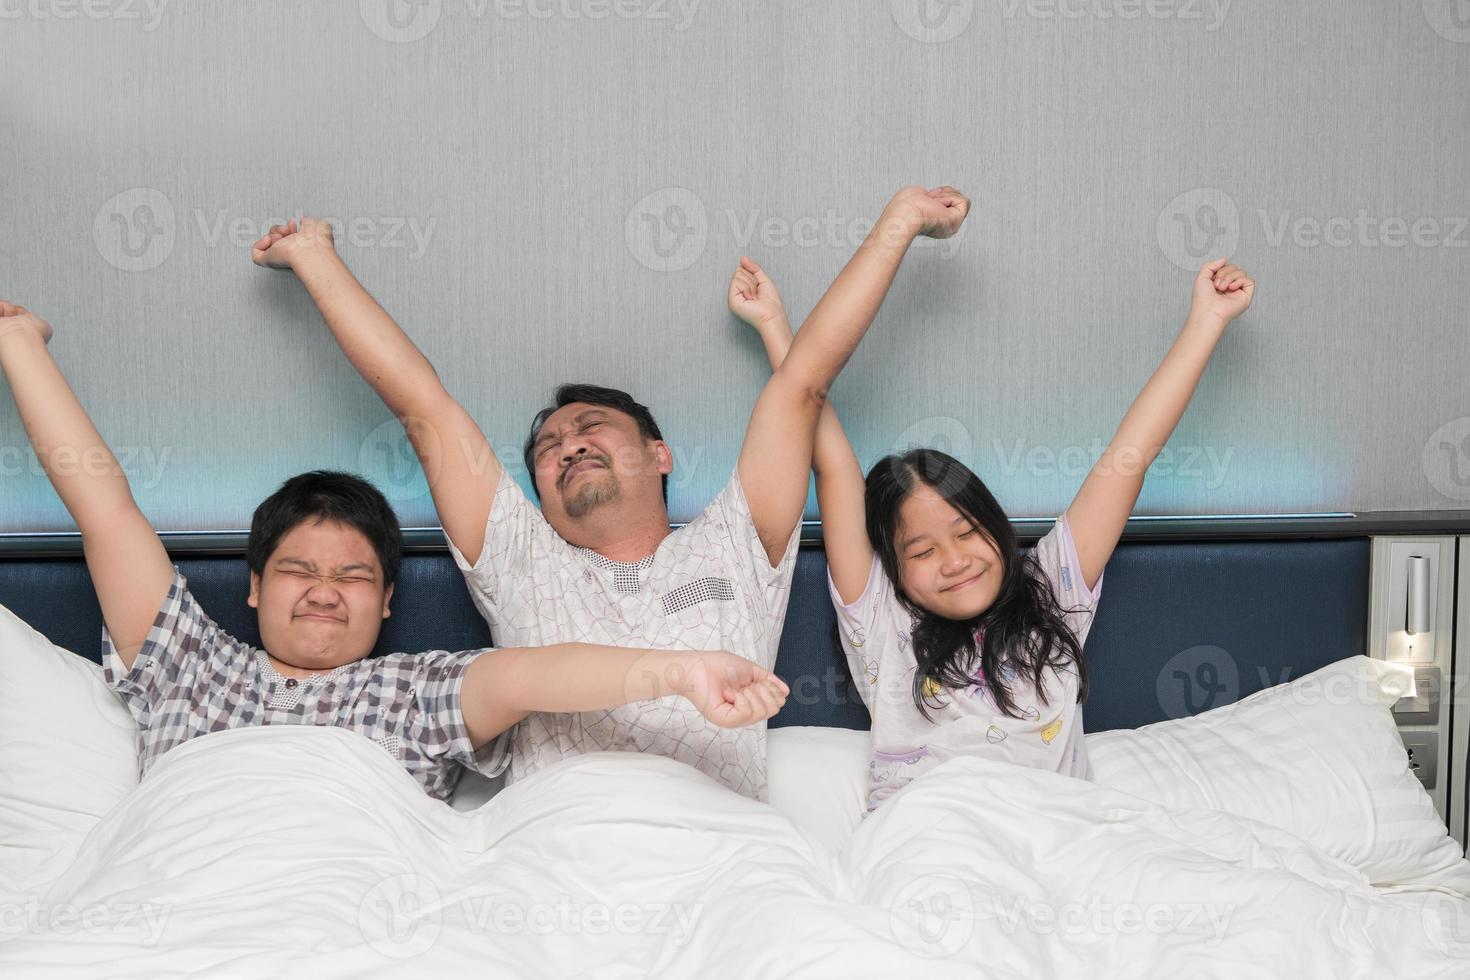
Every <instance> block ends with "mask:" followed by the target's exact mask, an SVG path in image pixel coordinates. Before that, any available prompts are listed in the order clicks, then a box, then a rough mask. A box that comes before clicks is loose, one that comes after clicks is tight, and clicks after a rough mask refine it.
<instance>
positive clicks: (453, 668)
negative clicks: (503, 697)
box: [412, 650, 513, 776]
mask: <svg viewBox="0 0 1470 980" xmlns="http://www.w3.org/2000/svg"><path fill="white" fill-rule="evenodd" d="M486 652H487V651H486V650H464V651H461V652H459V653H446V652H444V651H435V652H432V653H422V654H418V655H416V659H417V660H418V667H417V669H416V670H415V676H414V696H415V701H416V703H417V707H418V721H417V723H416V724H415V725H414V727H413V730H412V737H413V738H414V740H415V741H416V742H417V744H416V745H415V746H414V748H415V749H417V750H418V751H419V752H420V753H422V754H423V755H425V756H428V757H431V758H445V759H451V760H453V761H455V762H458V763H459V764H460V765H462V766H464V767H465V768H467V769H473V770H474V771H475V772H478V773H480V774H482V775H485V776H498V775H500V774H501V773H502V772H503V771H505V767H506V766H507V765H508V764H509V763H510V733H511V731H512V730H513V728H507V729H506V730H505V731H503V732H501V733H500V734H499V735H497V736H495V737H494V738H492V739H491V740H490V741H488V742H486V743H485V744H484V745H482V746H480V748H479V750H478V751H476V749H475V746H474V743H472V742H471V741H470V732H469V729H468V727H466V725H465V722H464V707H463V705H462V704H461V702H460V694H461V691H462V689H463V686H464V677H465V672H466V671H468V670H469V666H470V664H471V663H473V662H474V661H475V658H476V657H479V656H480V655H481V654H483V653H486Z"/></svg>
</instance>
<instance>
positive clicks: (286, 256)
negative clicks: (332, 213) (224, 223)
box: [250, 218, 336, 269]
mask: <svg viewBox="0 0 1470 980" xmlns="http://www.w3.org/2000/svg"><path fill="white" fill-rule="evenodd" d="M318 248H325V249H327V250H329V251H331V250H333V249H335V248H336V245H335V243H334V242H333V241H332V225H331V223H330V222H327V221H319V220H318V219H316V218H302V219H301V222H300V223H299V224H298V223H297V222H296V221H295V220H292V221H288V222H286V223H285V224H284V225H272V226H271V230H270V231H268V232H266V233H265V234H264V235H262V236H260V239H259V240H258V241H257V242H256V243H255V244H254V245H253V246H251V248H250V258H251V261H253V262H254V263H255V264H256V265H258V266H263V267H265V268H267V269H289V268H291V263H292V261H294V260H295V259H297V258H298V257H300V256H301V255H303V254H304V253H305V252H306V251H307V250H309V249H318Z"/></svg>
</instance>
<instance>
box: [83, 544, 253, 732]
mask: <svg viewBox="0 0 1470 980" xmlns="http://www.w3.org/2000/svg"><path fill="white" fill-rule="evenodd" d="M238 646H240V644H239V643H238V642H237V641H236V640H235V638H234V637H232V636H230V634H228V633H226V632H225V631H224V630H222V629H220V628H219V626H217V625H216V624H215V622H214V620H212V619H210V618H209V617H208V616H207V615H205V613H204V610H203V609H201V608H200V606H199V603H198V602H196V601H195V599H194V596H193V594H192V593H191V592H190V591H189V583H188V580H186V579H185V578H184V575H183V573H182V572H180V571H179V570H178V568H177V567H175V568H174V577H173V581H172V582H171V583H170V584H169V587H168V594H167V595H165V596H164V599H163V605H162V606H160V607H159V610H158V615H156V616H155V617H154V619H153V626H152V628H150V629H149V631H148V638H147V639H146V640H145V641H144V642H143V646H142V648H141V649H140V650H139V651H138V655H137V657H136V658H134V660H133V666H132V667H131V668H128V667H125V666H124V665H123V662H122V657H121V656H119V654H118V652H117V647H116V646H115V645H114V644H113V641H112V635H111V634H110V633H109V632H108V631H107V627H106V626H103V628H102V676H103V679H104V680H106V682H107V684H108V686H109V687H111V688H112V689H113V690H114V691H116V692H117V693H118V694H120V695H122V697H123V700H124V701H125V702H126V703H127V706H128V710H129V711H131V712H132V714H133V718H134V720H135V721H136V722H137V724H138V727H139V728H140V729H147V728H148V727H149V725H150V723H151V721H152V719H153V717H154V715H155V713H156V712H158V711H160V710H162V709H163V707H164V706H165V705H166V703H167V702H168V701H169V700H170V699H172V698H176V697H180V696H182V697H186V698H188V697H192V694H191V693H185V694H182V695H180V694H179V693H178V692H180V691H183V692H192V691H193V689H194V688H195V687H196V686H197V684H198V682H199V680H200V678H201V677H203V676H205V675H206V673H207V672H208V671H209V670H210V669H211V661H212V660H214V659H215V658H216V657H217V656H219V654H220V651H221V650H225V651H228V650H232V649H235V648H236V647H238Z"/></svg>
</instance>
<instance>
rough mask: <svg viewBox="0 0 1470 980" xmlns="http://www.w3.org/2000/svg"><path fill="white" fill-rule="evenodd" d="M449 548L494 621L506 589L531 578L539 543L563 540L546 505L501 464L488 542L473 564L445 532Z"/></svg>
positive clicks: (488, 523)
mask: <svg viewBox="0 0 1470 980" xmlns="http://www.w3.org/2000/svg"><path fill="white" fill-rule="evenodd" d="M444 538H445V541H447V542H448V544H449V554H450V555H451V556H453V558H454V563H455V565H457V566H458V567H459V570H460V572H461V573H462V574H463V575H464V577H465V583H466V584H467V585H468V586H469V590H470V594H471V596H473V597H474V600H475V604H476V605H477V606H479V607H480V610H481V612H483V613H484V614H485V616H486V618H487V619H488V620H489V621H490V624H491V626H494V625H496V624H497V623H498V622H499V610H500V609H501V608H502V605H501V593H502V592H506V591H508V590H510V589H513V588H518V587H519V586H521V585H523V584H525V583H527V582H528V581H529V575H530V567H531V557H532V555H533V554H534V553H535V551H536V550H537V548H538V547H550V546H552V545H553V544H554V543H555V541H560V538H559V537H558V536H557V534H556V531H554V530H553V529H552V527H551V525H550V524H548V523H547V522H546V518H545V517H544V516H543V515H542V513H541V508H539V507H537V506H536V505H535V504H533V503H531V501H530V500H528V499H527V498H526V495H525V493H524V492H522V490H521V488H520V485H519V484H517V483H516V481H515V479H514V478H513V477H512V476H511V475H510V471H509V470H508V469H507V468H506V467H504V466H502V467H501V468H500V481H499V482H498V483H497V484H496V485H495V496H494V497H493V498H492V499H491V501H490V515H489V517H488V518H487V519H486V521H485V543H484V544H483V545H482V546H481V548H480V554H479V555H478V556H477V557H476V559H475V562H474V564H473V565H472V564H470V562H469V561H468V560H467V559H466V558H465V556H464V555H463V554H461V553H460V550H459V549H458V548H456V547H455V546H454V542H453V541H449V535H447V534H446V535H445V536H444ZM553 539H555V541H553Z"/></svg>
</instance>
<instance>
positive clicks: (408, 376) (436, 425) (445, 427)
mask: <svg viewBox="0 0 1470 980" xmlns="http://www.w3.org/2000/svg"><path fill="white" fill-rule="evenodd" d="M251 258H253V259H254V261H255V263H256V264H257V265H261V266H265V267H266V268H269V269H290V270H291V271H293V272H295V273H296V276H297V278H299V279H300V280H301V282H302V284H303V285H305V286H306V291H307V292H308V293H309V294H310V295H311V298H312V301H313V302H315V303H316V307H317V309H318V310H319V311H321V314H322V319H323V320H325V321H326V324H327V327H328V328H329V329H330V330H331V331H332V336H333V337H334V338H336V340H337V344H338V346H340V347H341V348H342V352H343V353H344V354H346V355H347V359H348V360H349V361H351V362H352V366H353V367H355V368H356V369H357V373H358V374H360V375H362V378H363V380H364V381H366V382H367V383H368V384H369V385H371V386H372V389H373V390H374V391H376V392H377V393H378V397H379V398H381V399H383V402H384V404H386V405H387V406H388V409H389V411H391V412H392V413H393V414H394V415H395V416H397V418H398V421H400V422H402V423H403V427H404V431H405V432H407V434H408V439H409V442H410V443H411V444H412V445H413V449H414V452H415V453H416V454H417V455H418V458H419V465H421V466H422V467H423V468H424V475H425V476H426V477H427V478H428V481H429V490H430V492H431V493H432V494H433V496H434V507H435V508H436V509H437V510H438V512H439V522H440V523H441V524H443V525H444V532H445V534H447V535H448V536H449V540H450V541H452V542H454V546H455V547H456V548H458V549H459V552H460V554H462V555H464V556H465V559H466V560H467V561H470V562H474V561H476V560H477V559H478V558H479V556H480V552H481V550H483V548H484V544H485V523H486V521H487V520H488V519H489V517H490V504H491V501H492V500H493V499H494V496H495V486H496V484H497V483H498V482H499V481H500V461H499V460H498V459H496V458H495V453H494V451H493V450H492V449H491V448H490V441H489V440H488V439H486V438H485V434H484V433H483V432H482V431H480V427H479V426H478V425H477V424H476V423H475V420H474V419H473V418H471V417H470V414H469V413H468V412H466V411H465V410H464V407H463V406H462V405H460V404H459V402H457V401H455V400H454V398H453V396H451V395H450V394H449V392H448V391H446V390H445V388H444V385H443V384H442V383H441V382H440V380H439V375H438V374H437V373H436V372H435V371H434V366H433V365H432V364H430V363H429V360H428V358H426V357H424V355H423V354H422V353H421V352H420V351H419V349H418V348H417V347H415V346H414V344H413V341H411V340H409V339H408V335H407V334H405V333H404V332H403V329H402V328H401V327H399V326H398V324H397V323H395V322H394V321H393V318H392V317H390V316H389V315H388V313H387V311H385V310H384V309H383V308H382V307H381V306H379V305H378V303H377V301H376V300H374V299H373V298H372V296H370V295H369V294H368V291H367V290H366V289H364V288H363V287H362V284H361V283H359V282H358V281H357V278H356V277H355V276H353V274H352V272H351V270H349V269H348V268H347V265H346V264H345V263H344V262H343V261H342V259H341V257H340V256H339V255H338V254H337V249H336V246H335V245H334V243H333V241H332V228H331V225H330V224H328V223H326V222H324V221H316V220H313V219H311V218H307V219H304V220H303V221H302V222H301V223H300V225H299V226H298V225H297V223H296V222H295V221H292V222H290V223H288V224H285V225H277V226H275V227H274V228H272V229H271V230H270V231H269V232H268V233H267V234H266V235H265V236H264V237H263V238H261V239H260V241H258V242H256V243H255V247H254V249H252V251H251Z"/></svg>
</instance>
